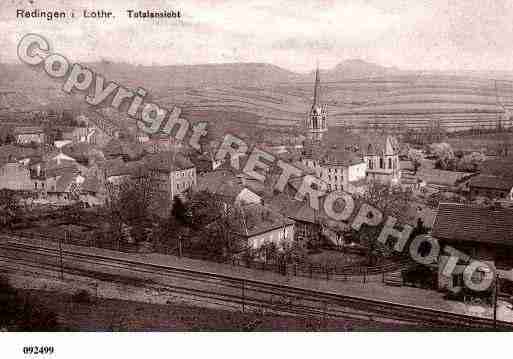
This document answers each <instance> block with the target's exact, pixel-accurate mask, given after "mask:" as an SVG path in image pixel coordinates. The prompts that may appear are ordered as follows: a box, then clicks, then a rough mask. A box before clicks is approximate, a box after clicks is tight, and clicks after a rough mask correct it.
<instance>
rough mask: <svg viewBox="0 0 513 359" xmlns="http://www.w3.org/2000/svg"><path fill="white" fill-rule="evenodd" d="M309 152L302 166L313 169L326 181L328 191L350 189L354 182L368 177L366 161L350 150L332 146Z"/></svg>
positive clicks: (318, 176)
mask: <svg viewBox="0 0 513 359" xmlns="http://www.w3.org/2000/svg"><path fill="white" fill-rule="evenodd" d="M309 153H310V155H306V156H305V157H303V158H302V161H301V163H302V165H303V166H302V167H307V168H309V169H310V170H313V174H315V175H316V176H317V178H319V179H321V180H322V181H323V182H325V183H326V185H327V189H328V191H337V190H346V191H348V190H349V189H350V187H351V185H352V184H355V183H359V182H361V181H362V180H365V178H366V170H367V165H366V162H365V161H364V160H363V159H362V158H361V157H359V156H357V155H356V154H354V153H352V152H350V151H347V150H345V149H336V148H335V149H334V148H332V149H330V150H324V151H322V152H321V151H317V152H309ZM309 172H310V171H308V172H307V173H309Z"/></svg>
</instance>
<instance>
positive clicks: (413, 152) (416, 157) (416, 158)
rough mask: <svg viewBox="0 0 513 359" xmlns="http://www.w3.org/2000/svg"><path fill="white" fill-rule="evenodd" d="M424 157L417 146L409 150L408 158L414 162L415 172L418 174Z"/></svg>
mask: <svg viewBox="0 0 513 359" xmlns="http://www.w3.org/2000/svg"><path fill="white" fill-rule="evenodd" d="M423 157H424V156H423V155H422V151H421V150H417V149H415V148H410V149H409V150H408V158H409V159H410V161H411V162H412V163H413V171H414V172H415V174H417V170H418V169H419V167H420V163H421V161H422V159H423Z"/></svg>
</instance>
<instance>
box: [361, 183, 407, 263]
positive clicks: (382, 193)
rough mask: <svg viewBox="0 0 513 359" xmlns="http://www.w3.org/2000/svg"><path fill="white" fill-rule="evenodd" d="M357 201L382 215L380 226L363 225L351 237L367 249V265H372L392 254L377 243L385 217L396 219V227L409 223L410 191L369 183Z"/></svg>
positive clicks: (385, 184) (386, 247) (384, 246)
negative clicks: (380, 258) (371, 207)
mask: <svg viewBox="0 0 513 359" xmlns="http://www.w3.org/2000/svg"><path fill="white" fill-rule="evenodd" d="M358 200H359V201H360V202H364V203H367V204H369V205H371V206H373V207H375V208H376V209H378V210H379V211H380V212H381V213H382V214H383V221H382V223H381V224H380V225H378V226H367V225H363V226H362V228H361V229H360V230H359V231H357V232H356V231H354V232H353V237H356V238H358V240H359V242H360V244H362V245H364V246H365V247H366V248H367V254H366V255H367V261H368V263H369V264H373V263H374V262H375V261H376V260H377V259H378V258H379V257H382V256H386V255H389V254H391V253H392V251H391V249H390V247H388V246H386V245H382V244H381V243H380V242H378V241H377V239H378V236H379V234H380V232H381V230H382V229H383V223H384V221H385V220H386V219H387V217H389V216H391V217H394V218H396V219H397V224H398V225H399V224H405V223H408V222H409V221H410V219H411V218H410V217H409V213H410V212H411V211H410V206H411V204H410V203H411V200H412V191H411V189H403V188H402V187H401V186H393V185H390V184H387V183H382V182H378V181H371V182H370V183H369V185H368V187H367V190H366V191H365V192H364V194H363V195H362V196H361V198H359V199H358Z"/></svg>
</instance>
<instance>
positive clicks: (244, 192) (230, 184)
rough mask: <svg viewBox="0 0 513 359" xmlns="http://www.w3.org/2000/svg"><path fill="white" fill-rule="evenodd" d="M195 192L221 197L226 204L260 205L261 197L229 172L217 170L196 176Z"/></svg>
mask: <svg viewBox="0 0 513 359" xmlns="http://www.w3.org/2000/svg"><path fill="white" fill-rule="evenodd" d="M194 189H195V190H196V191H204V190H206V191H209V192H211V193H214V194H218V195H221V196H222V197H223V199H224V201H225V202H226V203H228V204H236V205H238V204H241V203H262V197H261V196H259V195H258V194H256V193H255V192H254V191H252V190H251V189H250V188H248V187H245V186H244V185H243V184H242V181H241V179H240V178H239V177H237V176H234V175H233V173H232V172H231V171H228V170H217V171H212V172H208V173H204V174H202V175H200V176H198V179H197V185H196V186H195V187H194Z"/></svg>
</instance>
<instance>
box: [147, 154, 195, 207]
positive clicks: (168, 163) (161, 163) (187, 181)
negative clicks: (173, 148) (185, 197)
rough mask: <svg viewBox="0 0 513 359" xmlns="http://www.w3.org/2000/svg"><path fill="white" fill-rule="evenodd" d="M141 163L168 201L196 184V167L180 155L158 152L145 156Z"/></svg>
mask: <svg viewBox="0 0 513 359" xmlns="http://www.w3.org/2000/svg"><path fill="white" fill-rule="evenodd" d="M143 161H144V163H145V166H146V168H147V169H148V171H150V173H151V174H153V175H154V176H155V180H156V181H157V182H158V183H159V184H158V186H159V190H160V191H163V192H165V193H167V195H168V198H169V200H170V201H172V200H173V198H174V197H175V196H177V195H180V194H182V193H184V192H185V191H187V190H188V189H190V188H192V187H194V186H196V184H197V178H196V167H194V165H193V163H192V162H191V161H190V160H189V159H188V158H187V157H186V156H184V155H183V154H182V153H177V152H159V153H155V154H150V155H147V156H146V157H144V159H143Z"/></svg>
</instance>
